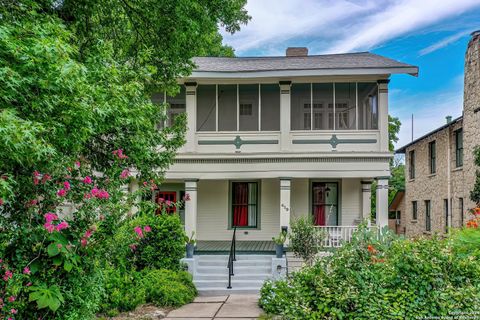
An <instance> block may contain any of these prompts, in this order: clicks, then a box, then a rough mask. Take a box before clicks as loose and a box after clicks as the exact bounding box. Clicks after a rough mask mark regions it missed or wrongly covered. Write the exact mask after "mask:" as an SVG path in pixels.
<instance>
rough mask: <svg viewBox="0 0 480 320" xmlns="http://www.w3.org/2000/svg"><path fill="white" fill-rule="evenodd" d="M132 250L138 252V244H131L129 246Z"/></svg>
mask: <svg viewBox="0 0 480 320" xmlns="http://www.w3.org/2000/svg"><path fill="white" fill-rule="evenodd" d="M129 248H130V250H132V251H135V250H137V245H136V244H131V245H129Z"/></svg>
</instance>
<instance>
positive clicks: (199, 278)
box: [193, 254, 275, 295]
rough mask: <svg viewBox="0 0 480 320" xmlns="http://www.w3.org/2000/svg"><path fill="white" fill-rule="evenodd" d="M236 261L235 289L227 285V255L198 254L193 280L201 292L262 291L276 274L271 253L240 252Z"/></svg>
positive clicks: (206, 293) (215, 293) (220, 293)
mask: <svg viewBox="0 0 480 320" xmlns="http://www.w3.org/2000/svg"><path fill="white" fill-rule="evenodd" d="M236 258H237V260H236V261H235V262H234V264H233V272H234V275H233V276H232V288H231V289H227V286H228V268H227V264H228V255H198V256H195V272H194V276H193V283H194V284H195V286H196V287H197V289H198V292H199V294H200V295H226V294H232V293H244V294H247V293H253V294H256V293H258V292H259V291H260V288H261V287H262V285H263V282H264V281H265V280H267V279H270V278H272V277H273V275H272V259H273V258H275V256H273V255H272V256H271V255H255V254H248V255H247V254H237V257H236Z"/></svg>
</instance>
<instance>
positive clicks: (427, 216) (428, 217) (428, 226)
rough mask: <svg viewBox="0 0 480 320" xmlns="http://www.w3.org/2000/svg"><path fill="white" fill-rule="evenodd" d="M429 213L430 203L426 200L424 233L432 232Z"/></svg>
mask: <svg viewBox="0 0 480 320" xmlns="http://www.w3.org/2000/svg"><path fill="white" fill-rule="evenodd" d="M431 213H432V205H431V202H430V200H426V201H425V230H426V231H432V219H431Z"/></svg>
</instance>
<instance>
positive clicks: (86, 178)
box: [83, 176, 92, 184]
mask: <svg viewBox="0 0 480 320" xmlns="http://www.w3.org/2000/svg"><path fill="white" fill-rule="evenodd" d="M83 183H85V184H91V183H92V178H91V177H90V176H86V177H85V178H84V179H83Z"/></svg>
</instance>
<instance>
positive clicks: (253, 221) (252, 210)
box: [231, 181, 259, 228]
mask: <svg viewBox="0 0 480 320" xmlns="http://www.w3.org/2000/svg"><path fill="white" fill-rule="evenodd" d="M231 196H232V227H244V228H256V227H257V215H258V202H259V201H258V198H259V195H258V183H257V182H246V181H239V182H232V195H231Z"/></svg>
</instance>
